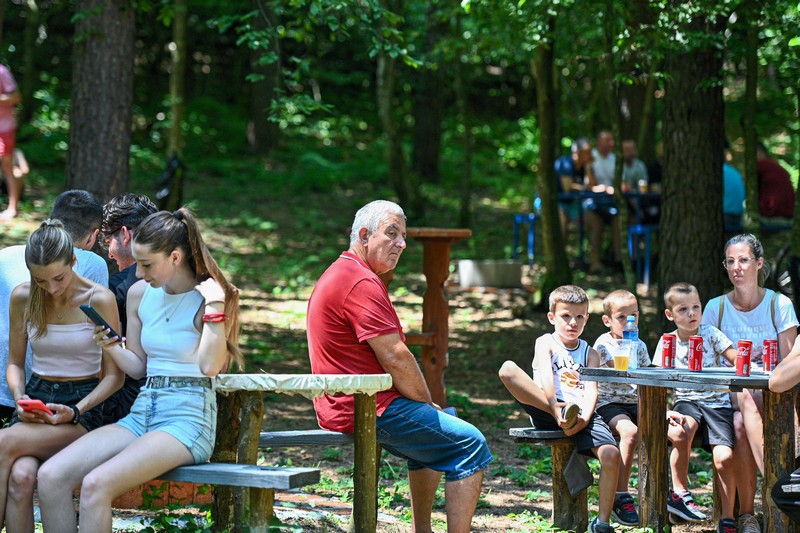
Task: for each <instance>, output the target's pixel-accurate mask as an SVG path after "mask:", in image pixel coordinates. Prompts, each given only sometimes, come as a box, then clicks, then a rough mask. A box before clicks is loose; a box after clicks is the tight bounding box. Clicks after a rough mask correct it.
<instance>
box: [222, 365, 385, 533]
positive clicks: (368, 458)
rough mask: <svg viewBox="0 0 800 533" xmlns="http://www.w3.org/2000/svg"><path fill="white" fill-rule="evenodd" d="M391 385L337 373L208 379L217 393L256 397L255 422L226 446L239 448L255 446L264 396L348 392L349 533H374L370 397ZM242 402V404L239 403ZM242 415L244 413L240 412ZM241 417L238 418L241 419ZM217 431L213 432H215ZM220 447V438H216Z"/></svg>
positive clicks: (381, 378) (374, 457)
mask: <svg viewBox="0 0 800 533" xmlns="http://www.w3.org/2000/svg"><path fill="white" fill-rule="evenodd" d="M391 386H392V377H391V376H390V375H389V374H365V375H339V374H325V375H323V374H220V375H218V376H217V377H216V379H215V380H214V390H215V391H216V392H218V393H221V394H224V395H227V394H239V395H244V394H249V395H256V396H257V397H256V398H255V400H256V402H255V405H258V406H260V409H259V410H258V412H259V413H261V415H260V416H256V417H255V418H257V423H253V424H249V425H246V424H244V423H243V424H242V431H243V432H245V433H246V434H244V435H241V436H240V438H239V439H238V441H239V442H234V443H232V444H231V446H236V447H237V448H238V449H240V443H241V442H246V443H251V444H252V443H255V446H256V448H257V444H258V442H259V436H260V433H261V425H262V418H263V399H262V398H261V395H262V394H263V393H264V392H276V393H280V394H290V395H292V394H299V395H301V396H304V397H306V398H308V399H313V398H318V397H321V396H322V395H324V394H352V395H353V397H354V399H355V429H354V432H353V444H354V449H355V458H354V469H353V470H354V472H353V486H354V494H353V526H354V528H355V531H359V532H361V531H364V532H374V531H375V529H376V528H377V512H378V507H377V487H378V468H377V465H378V459H379V458H378V454H377V449H378V448H377V440H376V431H375V420H376V398H375V395H376V393H378V392H379V391H383V390H386V389H388V388H390V387H391ZM243 403H244V402H243ZM243 411H244V409H243ZM246 416H247V415H246V413H242V414H241V418H246ZM221 429H222V427H220V428H218V433H219V430H221ZM217 443H218V444H217V445H218V446H220V440H219V439H218V440H217ZM236 451H237V450H224V449H222V450H215V452H214V453H215V455H217V454H220V453H221V454H223V455H224V454H226V453H229V454H230V453H232V454H233V456H234V457H236Z"/></svg>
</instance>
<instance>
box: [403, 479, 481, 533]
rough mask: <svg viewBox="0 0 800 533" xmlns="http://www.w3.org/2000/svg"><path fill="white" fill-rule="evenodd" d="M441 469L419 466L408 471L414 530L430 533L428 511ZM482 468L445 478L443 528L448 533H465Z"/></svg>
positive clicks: (475, 503) (473, 512)
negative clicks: (444, 517)
mask: <svg viewBox="0 0 800 533" xmlns="http://www.w3.org/2000/svg"><path fill="white" fill-rule="evenodd" d="M441 475H442V474H441V472H435V471H433V470H429V469H426V468H423V469H421V470H410V471H409V472H408V483H409V487H410V489H411V515H412V518H413V526H412V529H411V530H412V531H413V532H414V533H430V532H431V531H433V529H432V528H431V511H432V510H433V499H434V496H435V495H436V489H437V488H438V487H439V479H440V478H441ZM482 481H483V471H480V472H478V473H476V474H472V475H471V476H469V477H466V478H464V479H459V480H458V481H448V482H446V483H445V485H444V491H445V500H446V504H445V506H446V510H447V531H448V533H462V532H464V533H467V532H469V531H470V525H471V523H472V516H473V515H474V514H475V506H476V505H477V504H478V498H479V497H480V495H481V482H482Z"/></svg>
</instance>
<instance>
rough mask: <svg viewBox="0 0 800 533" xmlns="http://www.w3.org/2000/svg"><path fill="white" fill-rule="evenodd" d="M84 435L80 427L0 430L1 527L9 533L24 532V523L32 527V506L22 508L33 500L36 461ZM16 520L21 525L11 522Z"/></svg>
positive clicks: (21, 426) (23, 425) (17, 426)
mask: <svg viewBox="0 0 800 533" xmlns="http://www.w3.org/2000/svg"><path fill="white" fill-rule="evenodd" d="M84 434H86V430H85V429H84V428H83V427H82V426H74V425H72V424H62V425H58V426H51V425H48V424H28V423H25V422H20V423H17V424H14V425H13V426H11V427H9V428H6V429H3V430H2V431H0V524H2V523H3V521H5V522H6V526H7V528H8V531H9V532H11V531H26V529H25V524H27V523H30V524H31V526H32V524H33V514H32V513H33V511H32V504H31V505H28V506H27V507H25V506H26V502H31V501H32V498H33V480H35V479H36V466H38V461H39V460H45V459H47V458H49V457H50V456H52V455H54V454H56V453H57V452H58V451H59V450H61V449H62V448H64V447H65V446H66V445H67V444H69V443H70V442H72V441H74V440H76V439H78V438H79V437H80V436H81V435H84ZM27 456H34V457H35V458H34V457H27ZM12 476H13V477H12ZM26 487H27V488H28V489H30V494H28V495H27V496H25V495H24V494H23V493H24V491H25V490H26ZM12 492H13V494H12ZM26 498H27V499H26ZM6 511H8V514H7V513H6ZM16 519H21V520H22V523H20V524H17V523H15V522H12V520H16ZM27 531H30V530H29V529H28V530H27Z"/></svg>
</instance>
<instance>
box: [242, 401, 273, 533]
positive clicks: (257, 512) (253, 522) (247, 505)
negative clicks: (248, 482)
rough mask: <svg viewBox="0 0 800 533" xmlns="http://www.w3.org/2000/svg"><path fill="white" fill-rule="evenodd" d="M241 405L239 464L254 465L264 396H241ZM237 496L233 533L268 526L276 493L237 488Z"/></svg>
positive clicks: (270, 490)
mask: <svg viewBox="0 0 800 533" xmlns="http://www.w3.org/2000/svg"><path fill="white" fill-rule="evenodd" d="M241 404H242V409H241V414H240V421H239V422H240V424H241V431H240V436H239V442H238V445H237V461H236V462H237V463H241V464H248V465H255V464H256V463H258V445H259V440H260V438H259V434H260V432H261V425H262V423H263V421H264V397H263V394H262V393H260V392H255V391H247V392H242V393H241ZM234 494H235V497H234V505H233V516H234V521H235V526H234V529H233V531H234V533H244V532H245V531H257V530H259V529H260V528H262V527H265V526H266V524H268V523H269V517H270V516H272V507H273V500H274V498H275V491H274V490H272V489H259V488H252V487H237V488H236V489H235V491H234ZM265 517H266V518H265ZM259 524H260V525H259ZM256 526H258V527H256ZM254 527H255V529H254Z"/></svg>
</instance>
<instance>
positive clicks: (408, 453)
mask: <svg viewBox="0 0 800 533" xmlns="http://www.w3.org/2000/svg"><path fill="white" fill-rule="evenodd" d="M377 435H378V442H379V443H380V444H381V445H382V446H383V447H384V449H386V451H388V452H389V453H391V454H393V455H396V456H398V457H402V458H404V459H406V460H407V461H408V469H409V470H421V469H423V468H429V469H431V470H436V471H437V472H444V475H445V480H446V481H458V480H459V479H464V478H466V477H469V476H471V475H472V474H475V473H477V472H480V471H481V470H483V469H484V468H486V467H487V466H489V463H491V462H492V454H491V452H489V446H488V445H487V444H486V438H485V437H484V436H483V433H481V432H480V431H479V430H478V428H476V427H475V426H473V425H472V424H469V423H467V422H464V421H463V420H461V419H459V418H456V417H455V416H452V415H449V414H446V413H443V412H441V411H438V410H436V409H434V408H433V407H431V406H430V405H428V404H426V403H422V402H415V401H413V400H409V399H407V398H396V399H395V400H393V401H392V403H391V404H389V407H388V408H387V409H386V410H385V411H384V412H383V414H382V415H381V416H379V417H378V420H377Z"/></svg>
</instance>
